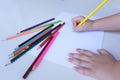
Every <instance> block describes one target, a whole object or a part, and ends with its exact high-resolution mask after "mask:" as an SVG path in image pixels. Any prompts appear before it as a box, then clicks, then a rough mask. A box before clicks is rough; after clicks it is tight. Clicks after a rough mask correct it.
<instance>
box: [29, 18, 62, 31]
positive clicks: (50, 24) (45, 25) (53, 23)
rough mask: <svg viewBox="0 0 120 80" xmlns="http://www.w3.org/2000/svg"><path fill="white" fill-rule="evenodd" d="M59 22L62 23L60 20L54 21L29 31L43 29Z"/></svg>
mask: <svg viewBox="0 0 120 80" xmlns="http://www.w3.org/2000/svg"><path fill="white" fill-rule="evenodd" d="M60 22H62V21H61V20H57V21H54V22H51V23H48V24H45V25H43V26H38V27H36V28H33V29H31V30H34V29H38V28H43V27H45V26H50V25H53V24H54V25H55V24H57V23H60Z"/></svg>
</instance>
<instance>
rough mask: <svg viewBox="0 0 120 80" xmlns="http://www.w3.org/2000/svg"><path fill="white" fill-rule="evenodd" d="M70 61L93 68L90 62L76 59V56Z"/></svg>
mask: <svg viewBox="0 0 120 80" xmlns="http://www.w3.org/2000/svg"><path fill="white" fill-rule="evenodd" d="M68 61H69V62H71V63H72V64H74V65H76V66H82V67H86V68H92V65H91V64H90V63H89V62H87V61H84V60H80V59H75V58H69V59H68Z"/></svg>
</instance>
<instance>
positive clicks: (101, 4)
mask: <svg viewBox="0 0 120 80" xmlns="http://www.w3.org/2000/svg"><path fill="white" fill-rule="evenodd" d="M107 2H108V0H103V1H102V2H101V3H100V4H99V5H98V6H97V7H96V8H95V9H94V10H93V11H91V12H90V13H89V14H88V15H87V16H86V17H85V18H84V17H81V18H78V19H77V20H75V21H76V22H77V23H78V21H79V23H78V24H77V26H76V27H81V26H82V25H83V24H84V23H85V22H87V21H88V19H89V18H90V17H91V16H92V15H94V14H95V13H96V12H97V11H98V10H99V9H100V8H102V7H103V6H104V5H105V4H106V3H107ZM72 22H73V25H74V24H75V23H74V19H73V21H72ZM89 22H90V21H89ZM83 26H84V25H83ZM83 26H82V28H74V30H75V31H87V30H88V28H89V27H91V26H89V27H87V28H86V26H84V27H83Z"/></svg>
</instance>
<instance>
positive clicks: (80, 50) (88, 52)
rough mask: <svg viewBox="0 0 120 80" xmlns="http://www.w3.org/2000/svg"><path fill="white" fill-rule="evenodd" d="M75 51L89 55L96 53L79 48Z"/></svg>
mask: <svg viewBox="0 0 120 80" xmlns="http://www.w3.org/2000/svg"><path fill="white" fill-rule="evenodd" d="M77 52H79V53H83V54H85V55H87V56H91V57H92V56H96V55H97V54H95V53H93V52H91V51H89V50H85V49H80V48H78V49H77Z"/></svg>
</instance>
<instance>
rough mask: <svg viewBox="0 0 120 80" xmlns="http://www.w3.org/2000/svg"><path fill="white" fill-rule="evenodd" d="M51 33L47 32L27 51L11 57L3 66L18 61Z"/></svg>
mask: <svg viewBox="0 0 120 80" xmlns="http://www.w3.org/2000/svg"><path fill="white" fill-rule="evenodd" d="M50 34H51V32H48V33H47V34H45V35H44V36H42V37H41V38H40V39H38V40H37V41H35V42H34V43H33V44H31V45H30V46H29V47H28V48H27V49H25V50H24V51H22V52H21V53H19V54H18V55H17V56H15V57H13V58H12V59H11V60H10V61H9V62H8V63H7V64H6V65H5V66H7V65H9V64H11V63H13V62H15V61H16V60H17V59H19V58H20V57H21V56H23V55H24V54H25V53H26V52H28V51H29V50H30V49H32V48H33V47H34V46H36V45H37V44H38V43H40V42H41V41H42V40H44V39H45V38H46V37H47V36H49V35H50Z"/></svg>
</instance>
